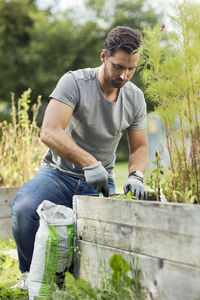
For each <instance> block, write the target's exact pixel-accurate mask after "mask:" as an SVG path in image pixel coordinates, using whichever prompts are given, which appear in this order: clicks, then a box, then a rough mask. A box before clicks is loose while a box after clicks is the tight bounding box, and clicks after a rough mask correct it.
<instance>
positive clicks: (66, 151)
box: [41, 99, 97, 168]
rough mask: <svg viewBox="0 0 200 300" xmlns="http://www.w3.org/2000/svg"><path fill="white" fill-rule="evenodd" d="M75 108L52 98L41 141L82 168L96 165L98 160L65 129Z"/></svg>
mask: <svg viewBox="0 0 200 300" xmlns="http://www.w3.org/2000/svg"><path fill="white" fill-rule="evenodd" d="M72 113H73V108H72V107H70V106H69V105H66V104H65V103H63V102H61V101H58V100H56V99H52V100H51V101H50V102H49V104H48V106H47V109H46V111H45V115H44V120H43V124H42V132H41V141H42V142H43V143H44V144H46V145H47V146H48V147H49V148H50V149H51V150H52V151H54V152H55V153H56V154H57V155H59V156H60V157H62V158H63V159H66V160H68V161H70V162H72V163H74V164H75V165H77V166H80V167H82V168H84V167H87V166H90V165H94V164H96V163H97V160H96V159H95V157H94V156H92V155H91V154H90V153H88V152H87V151H85V150H83V149H82V148H81V147H79V146H78V145H77V144H76V143H75V141H74V140H73V139H72V138H71V136H69V134H67V132H66V131H65V128H66V126H67V125H68V123H69V121H70V119H71V116H72Z"/></svg>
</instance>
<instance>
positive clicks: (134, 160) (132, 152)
mask: <svg viewBox="0 0 200 300" xmlns="http://www.w3.org/2000/svg"><path fill="white" fill-rule="evenodd" d="M127 134H128V143H129V173H131V172H133V171H135V170H138V171H141V172H142V173H143V174H144V172H145V170H146V167H147V163H148V139H147V132H146V129H144V130H128V131H127Z"/></svg>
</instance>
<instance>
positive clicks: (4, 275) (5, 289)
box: [0, 239, 146, 300]
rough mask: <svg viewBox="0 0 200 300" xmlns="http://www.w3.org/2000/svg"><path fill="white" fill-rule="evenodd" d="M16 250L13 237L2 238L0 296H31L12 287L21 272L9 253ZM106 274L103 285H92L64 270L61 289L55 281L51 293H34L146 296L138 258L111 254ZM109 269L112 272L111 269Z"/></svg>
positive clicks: (23, 299) (103, 299) (101, 299)
mask: <svg viewBox="0 0 200 300" xmlns="http://www.w3.org/2000/svg"><path fill="white" fill-rule="evenodd" d="M14 249H15V250H16V246H15V243H14V241H13V239H10V240H8V241H1V242H0V266H1V267H0V282H1V284H0V299H5V300H6V299H12V300H28V293H27V292H23V293H22V292H21V291H20V290H10V289H9V287H10V286H12V285H14V284H15V283H16V281H17V277H18V276H19V275H20V272H19V270H18V261H17V259H14V258H12V257H11V255H10V250H14ZM103 268H105V270H106V272H105V274H106V278H105V276H103V277H104V278H102V285H101V287H100V288H95V287H92V286H91V284H90V283H89V282H88V281H86V280H83V279H75V278H74V277H73V275H72V274H71V273H68V272H66V274H65V288H63V289H58V287H57V286H56V284H52V285H51V287H50V296H48V297H35V300H44V299H45V300H54V299H56V300H65V299H66V300H82V299H84V300H87V299H88V300H92V299H93V300H111V299H115V300H121V299H124V300H144V299H146V298H145V288H144V287H143V286H142V282H143V277H142V273H141V271H140V269H139V265H138V260H137V258H133V259H131V263H129V262H128V261H127V260H125V259H124V258H123V256H122V255H113V256H112V257H111V258H110V262H109V268H108V266H107V264H105V265H103ZM108 271H109V272H108Z"/></svg>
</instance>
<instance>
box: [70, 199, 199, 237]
mask: <svg viewBox="0 0 200 300" xmlns="http://www.w3.org/2000/svg"><path fill="white" fill-rule="evenodd" d="M74 207H76V208H75V209H76V211H77V217H78V219H79V218H88V219H95V220H101V221H104V222H113V223H120V224H124V225H131V226H138V227H139V226H141V227H146V228H152V229H156V230H158V229H159V230H162V231H167V232H174V233H178V234H184V235H187V234H188V235H189V236H191V235H194V236H197V237H199V236H200V205H192V204H177V203H169V202H168V203H162V202H153V201H152V202H151V201H141V200H127V199H113V198H103V197H91V196H90V197H89V196H74Z"/></svg>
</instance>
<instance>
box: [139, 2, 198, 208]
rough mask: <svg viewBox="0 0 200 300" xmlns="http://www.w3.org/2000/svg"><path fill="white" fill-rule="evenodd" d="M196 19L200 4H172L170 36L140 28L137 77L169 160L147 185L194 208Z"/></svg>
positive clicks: (156, 30)
mask: <svg viewBox="0 0 200 300" xmlns="http://www.w3.org/2000/svg"><path fill="white" fill-rule="evenodd" d="M199 14H200V5H198V4H194V3H192V2H190V1H184V2H183V3H178V2H177V7H176V15H175V17H174V18H173V21H174V23H175V25H176V28H177V31H176V32H173V33H166V32H165V29H164V30H163V28H159V26H158V25H157V26H155V27H154V28H150V27H148V28H145V30H144V47H143V55H142V59H141V69H142V70H141V76H142V80H143V82H144V84H145V86H146V94H147V95H148V97H149V98H151V99H152V100H154V102H155V103H156V105H155V112H154V113H156V114H157V115H159V116H160V118H161V120H162V122H163V124H164V126H165V133H166V140H167V143H166V146H167V150H168V153H169V158H170V166H169V168H168V169H165V170H162V172H163V174H160V177H159V178H158V177H157V175H158V174H157V173H156V172H155V176H156V177H155V176H152V180H153V181H154V180H157V181H158V185H160V187H161V188H162V191H163V193H164V195H165V196H166V198H167V199H168V201H174V202H185V203H199V204H200V114H199V112H200V85H199V82H200V68H199V67H198V65H199V61H200V52H199V51H198V50H197V49H199V48H200V35H199V30H200V21H199ZM158 167H159V168H160V165H159V166H158ZM158 179H159V180H158ZM152 185H153V183H152ZM157 189H159V186H157Z"/></svg>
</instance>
